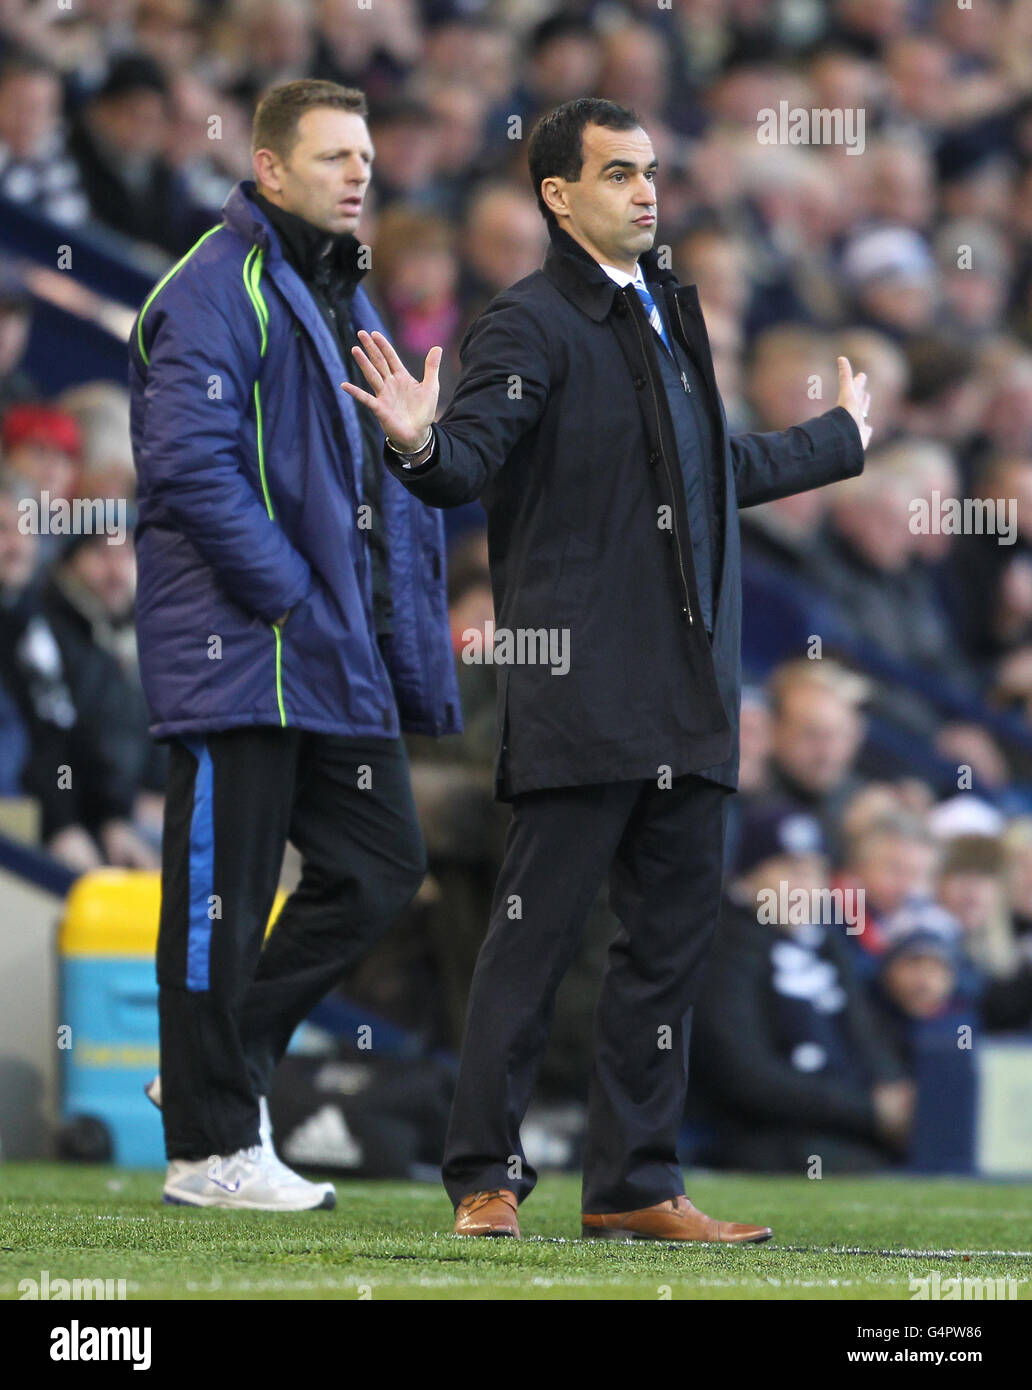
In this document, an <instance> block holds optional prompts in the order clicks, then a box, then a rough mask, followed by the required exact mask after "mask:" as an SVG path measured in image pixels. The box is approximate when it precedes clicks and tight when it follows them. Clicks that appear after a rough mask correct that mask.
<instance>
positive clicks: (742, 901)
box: [692, 800, 914, 1176]
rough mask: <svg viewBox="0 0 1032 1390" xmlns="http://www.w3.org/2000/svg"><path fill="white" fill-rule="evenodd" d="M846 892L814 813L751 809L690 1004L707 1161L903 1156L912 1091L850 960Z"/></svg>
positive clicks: (787, 805)
mask: <svg viewBox="0 0 1032 1390" xmlns="http://www.w3.org/2000/svg"><path fill="white" fill-rule="evenodd" d="M843 905H844V907H845V908H846V909H848V908H849V907H850V906H851V904H850V903H849V901H848V899H844V898H843V899H840V900H838V904H836V900H835V898H834V897H833V896H832V895H831V892H830V888H829V882H828V860H827V852H826V843H825V839H824V836H823V833H822V831H821V827H820V823H819V822H818V820H817V819H816V817H815V816H812V815H810V814H809V813H808V812H806V811H805V810H802V809H800V808H799V807H798V806H797V805H793V803H791V802H789V801H784V800H782V801H773V802H770V801H768V802H767V804H766V805H763V806H759V807H756V808H754V809H753V810H752V812H751V813H748V814H747V815H746V817H745V819H744V823H743V825H742V838H741V841H740V844H739V848H738V853H737V855H736V858H735V865H734V874H733V877H732V882H731V887H730V891H729V893H728V895H727V897H726V898H725V900H724V906H723V910H722V918H721V925H720V930H719V932H718V933H717V938H716V941H715V943H714V947H713V951H712V953H711V955H710V957H709V960H708V961H707V963H706V967H705V970H704V972H703V977H702V981H701V987H700V989H699V1002H698V1004H697V1006H696V1008H695V1011H694V1026H693V1029H692V1089H693V1091H698V1093H699V1094H700V1096H701V1097H702V1098H703V1100H704V1101H705V1103H706V1106H707V1110H708V1118H709V1119H710V1121H711V1123H712V1129H713V1138H712V1141H711V1144H710V1146H709V1148H708V1149H706V1150H704V1151H703V1152H702V1154H701V1155H700V1157H701V1159H702V1161H703V1162H704V1163H706V1164H707V1165H710V1166H713V1167H718V1168H737V1169H743V1170H750V1169H752V1170H756V1171H759V1172H775V1173H776V1172H796V1173H803V1172H807V1173H809V1175H810V1176H813V1174H814V1172H815V1171H817V1175H818V1176H820V1175H821V1174H822V1173H823V1174H824V1175H827V1174H829V1173H836V1174H837V1173H858V1172H875V1171H878V1170H881V1169H885V1168H889V1167H891V1166H892V1165H893V1164H897V1163H899V1161H900V1159H901V1157H902V1154H903V1152H904V1151H905V1148H906V1142H907V1138H908V1135H909V1128H910V1123H911V1120H912V1117H913V1108H914V1096H913V1090H912V1088H911V1086H910V1085H909V1084H908V1082H907V1080H906V1072H905V1069H904V1065H903V1061H902V1058H901V1056H900V1055H899V1052H898V1050H897V1049H895V1048H894V1047H893V1046H892V1045H891V1044H890V1043H889V1042H888V1040H887V1039H888V1030H887V1029H886V1028H885V1027H883V1026H881V1025H880V1024H879V1021H878V1016H877V1013H876V1011H875V1009H873V1008H872V1007H871V1005H870V1003H869V1001H868V999H867V996H866V994H865V991H864V987H863V985H862V983H861V981H860V980H859V978H858V977H857V975H856V973H855V968H854V965H853V961H852V957H851V953H850V951H849V946H848V944H847V937H846V932H847V929H848V926H849V923H850V920H851V919H850V917H849V916H848V915H847V912H846V911H845V910H843V911H841V913H840V912H839V910H838V909H839V907H841V906H843ZM818 1162H819V1164H820V1169H819V1170H816V1169H815V1165H816V1164H817V1163H818Z"/></svg>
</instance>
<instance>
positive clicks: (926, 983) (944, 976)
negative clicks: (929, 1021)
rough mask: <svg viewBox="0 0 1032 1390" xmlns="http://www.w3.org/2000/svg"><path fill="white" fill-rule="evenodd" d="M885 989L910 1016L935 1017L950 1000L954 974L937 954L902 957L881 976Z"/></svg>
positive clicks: (893, 962)
mask: <svg viewBox="0 0 1032 1390" xmlns="http://www.w3.org/2000/svg"><path fill="white" fill-rule="evenodd" d="M883 983H884V986H885V992H886V994H887V995H888V996H889V998H890V999H892V1000H893V1001H894V1002H895V1003H896V1004H897V1005H898V1007H899V1008H900V1009H901V1010H902V1011H903V1013H905V1014H907V1015H909V1017H911V1018H934V1017H935V1015H936V1014H938V1013H940V1012H941V1011H942V1009H943V1008H944V1007H945V1005H946V1004H947V1003H948V1002H949V999H950V996H951V994H952V993H953V989H954V983H955V977H954V973H953V971H952V969H951V968H950V966H949V965H948V964H947V963H946V961H944V960H942V959H941V957H939V956H936V955H924V956H904V957H902V958H901V959H899V960H894V961H892V962H891V963H890V964H889V965H888V966H887V967H886V969H885V973H884V976H883Z"/></svg>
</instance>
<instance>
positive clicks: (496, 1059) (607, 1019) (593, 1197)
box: [443, 775, 730, 1213]
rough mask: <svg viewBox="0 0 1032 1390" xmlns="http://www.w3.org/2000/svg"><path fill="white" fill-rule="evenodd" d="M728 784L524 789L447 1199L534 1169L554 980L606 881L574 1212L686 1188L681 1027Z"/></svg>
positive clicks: (475, 986)
mask: <svg viewBox="0 0 1032 1390" xmlns="http://www.w3.org/2000/svg"><path fill="white" fill-rule="evenodd" d="M729 794H730V793H729V791H728V789H727V788H725V787H723V786H720V785H718V784H717V783H715V782H710V781H708V780H706V779H704V778H701V777H696V776H694V775H689V776H683V777H678V778H675V779H673V781H672V783H671V784H670V785H669V786H664V785H662V782H661V780H660V779H657V781H656V782H651V781H649V782H640V781H638V782H615V783H606V784H601V785H595V786H583V787H571V788H561V789H558V790H549V791H539V792H528V793H525V794H523V795H519V796H516V797H515V798H514V799H513V803H512V805H513V818H512V822H511V824H510V827H509V833H508V838H507V840H506V848H505V858H504V862H503V865H502V869H501V873H500V875H499V879H498V884H497V887H496V889H495V896H494V901H493V905H492V910H491V921H490V926H489V928H488V933H487V936H486V938H485V940H484V944H483V947H482V948H481V951H480V955H479V957H478V959H477V965H476V970H475V972H474V976H473V983H472V989H471V993H470V1000H469V1007H468V1012H467V1017H466V1028H465V1037H464V1042H463V1048H462V1062H461V1066H460V1072H459V1079H458V1085H457V1090H456V1095H455V1101H454V1106H453V1109H452V1115H451V1121H450V1125H449V1131H448V1137H447V1142H446V1145H445V1156H444V1164H443V1179H444V1184H445V1187H446V1189H447V1191H448V1195H449V1196H450V1198H451V1200H452V1203H453V1205H455V1204H457V1203H458V1202H459V1201H460V1200H461V1198H462V1197H464V1196H465V1195H466V1194H467V1193H470V1192H475V1191H481V1190H485V1189H492V1188H509V1189H510V1190H512V1191H514V1192H515V1193H516V1194H517V1197H518V1198H519V1200H521V1201H522V1200H523V1198H525V1197H526V1196H527V1195H528V1193H529V1192H530V1191H531V1190H532V1189H533V1187H534V1184H535V1182H536V1179H537V1175H536V1173H535V1171H534V1168H533V1167H532V1165H531V1164H530V1163H529V1162H528V1161H527V1158H526V1156H525V1154H524V1152H523V1148H522V1145H521V1143H520V1133H519V1131H520V1124H521V1122H522V1120H523V1116H524V1114H525V1112H526V1109H527V1105H528V1104H529V1101H530V1098H531V1095H532V1092H533V1088H534V1084H535V1080H536V1077H537V1072H538V1067H539V1065H540V1062H541V1057H542V1053H543V1051H544V1048H545V1044H546V1042H547V1038H548V1032H549V1027H550V1024H551V1019H552V1012H553V1004H554V1000H555V994H556V990H557V988H558V986H559V983H560V981H561V979H562V977H563V974H564V973H565V971H566V969H567V967H568V966H569V964H570V962H571V960H572V957H573V954H574V952H575V950H576V946H577V941H578V938H579V935H580V932H581V929H582V927H583V925H584V921H585V918H586V916H587V913H588V910H589V908H590V906H591V904H592V902H593V901H594V898H595V895H596V893H597V891H598V889H599V886H600V885H601V883H602V882H603V880H604V878H605V876H606V875H607V874H608V876H609V889H610V906H611V907H612V909H613V911H614V912H615V914H616V916H617V918H618V919H619V922H620V929H619V931H618V933H617V935H616V937H615V938H614V940H613V942H612V945H611V946H610V949H609V954H608V959H607V963H606V969H605V973H604V977H603V980H602V984H601V990H600V994H599V999H598V1004H597V1008H596V1012H595V1023H594V1064H593V1069H592V1074H591V1079H590V1084H589V1101H588V1132H587V1141H586V1148H585V1154H584V1186H583V1194H582V1202H583V1206H582V1210H583V1211H585V1212H591V1213H601V1212H622V1211H631V1210H635V1209H637V1208H639V1207H645V1206H651V1205H652V1204H653V1203H656V1202H660V1201H664V1200H665V1199H667V1198H669V1197H674V1196H676V1195H678V1194H679V1193H682V1192H683V1191H684V1186H683V1179H682V1174H681V1169H680V1165H679V1163H678V1159H677V1138H678V1132H679V1129H680V1125H681V1120H682V1116H683V1112H684V1103H685V1094H686V1089H687V1060H688V1058H687V1054H688V1031H689V1025H690V1016H691V1005H692V1002H693V999H694V991H695V988H696V985H697V982H698V979H699V972H700V967H701V965H702V963H703V960H704V958H705V955H706V951H707V947H708V945H709V943H710V940H711V938H712V935H713V932H714V930H715V927H716V923H717V914H718V910H719V905H720V895H721V880H722V872H723V841H724V822H725V818H726V804H727V798H728V795H729Z"/></svg>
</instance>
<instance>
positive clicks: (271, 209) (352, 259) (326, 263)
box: [249, 190, 366, 297]
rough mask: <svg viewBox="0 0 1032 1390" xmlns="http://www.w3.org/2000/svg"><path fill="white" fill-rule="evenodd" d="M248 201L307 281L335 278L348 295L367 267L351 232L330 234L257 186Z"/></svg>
mask: <svg viewBox="0 0 1032 1390" xmlns="http://www.w3.org/2000/svg"><path fill="white" fill-rule="evenodd" d="M249 196H250V198H251V201H252V202H253V203H254V205H255V206H256V207H257V208H258V210H259V211H260V212H261V213H262V214H263V215H264V217H265V220H266V221H267V222H269V223H270V224H271V225H272V228H273V230H274V231H275V233H276V235H277V237H278V238H279V242H280V247H281V248H282V251H283V254H284V256H285V257H286V259H287V260H288V261H289V262H290V264H291V265H292V266H293V267H294V269H295V270H296V271H297V273H298V274H299V275H300V276H301V278H302V280H304V281H305V283H306V284H311V283H313V282H314V283H316V284H319V285H326V284H327V283H328V282H329V281H332V280H336V282H337V283H338V285H339V288H340V290H341V292H342V293H344V294H346V295H347V296H348V297H350V296H351V295H352V294H354V292H355V288H356V286H357V285H358V283H359V281H360V280H361V279H362V277H363V275H365V273H366V267H365V266H363V265H362V264H361V263H360V257H359V252H360V250H361V243H360V242H359V240H358V237H356V236H353V235H352V233H351V232H341V233H338V234H336V235H335V234H333V233H332V232H324V231H323V230H322V228H321V227H316V226H315V225H314V224H313V223H311V222H308V221H306V219H305V218H303V217H298V215H297V214H296V213H293V212H288V211H287V209H286V208H281V207H277V206H276V204H275V203H270V202H269V200H268V199H267V198H265V197H263V196H262V194H261V193H259V192H258V191H257V190H255V191H254V192H252V193H251V194H250V195H249Z"/></svg>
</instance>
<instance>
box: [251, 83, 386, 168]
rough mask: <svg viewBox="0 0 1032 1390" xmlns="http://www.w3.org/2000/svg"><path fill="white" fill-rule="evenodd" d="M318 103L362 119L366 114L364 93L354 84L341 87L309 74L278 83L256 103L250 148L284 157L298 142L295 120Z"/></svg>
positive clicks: (367, 111) (298, 119) (296, 121)
mask: <svg viewBox="0 0 1032 1390" xmlns="http://www.w3.org/2000/svg"><path fill="white" fill-rule="evenodd" d="M318 106H332V107H333V108H334V109H335V110H338V111H352V112H354V114H355V115H356V116H362V117H363V118H364V117H365V116H367V115H368V114H369V108H368V107H367V105H366V99H365V94H364V93H363V92H360V91H359V90H358V88H357V87H342V86H341V85H340V83H339V82H322V81H319V80H318V79H316V78H309V77H304V78H301V79H300V80H299V81H297V82H281V83H280V85H279V86H278V87H273V88H272V89H271V90H270V91H268V92H266V94H265V96H264V97H262V99H261V101H260V102H259V103H258V109H257V111H256V112H255V113H254V125H253V127H252V131H251V149H252V150H272V151H273V153H275V154H278V155H279V156H280V158H281V159H286V158H287V157H288V155H289V154H290V152H291V150H292V149H293V148H294V146H295V144H296V143H297V124H298V121H300V119H301V117H302V116H303V115H304V114H305V112H306V111H311V110H313V109H314V108H316V107H318Z"/></svg>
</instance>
